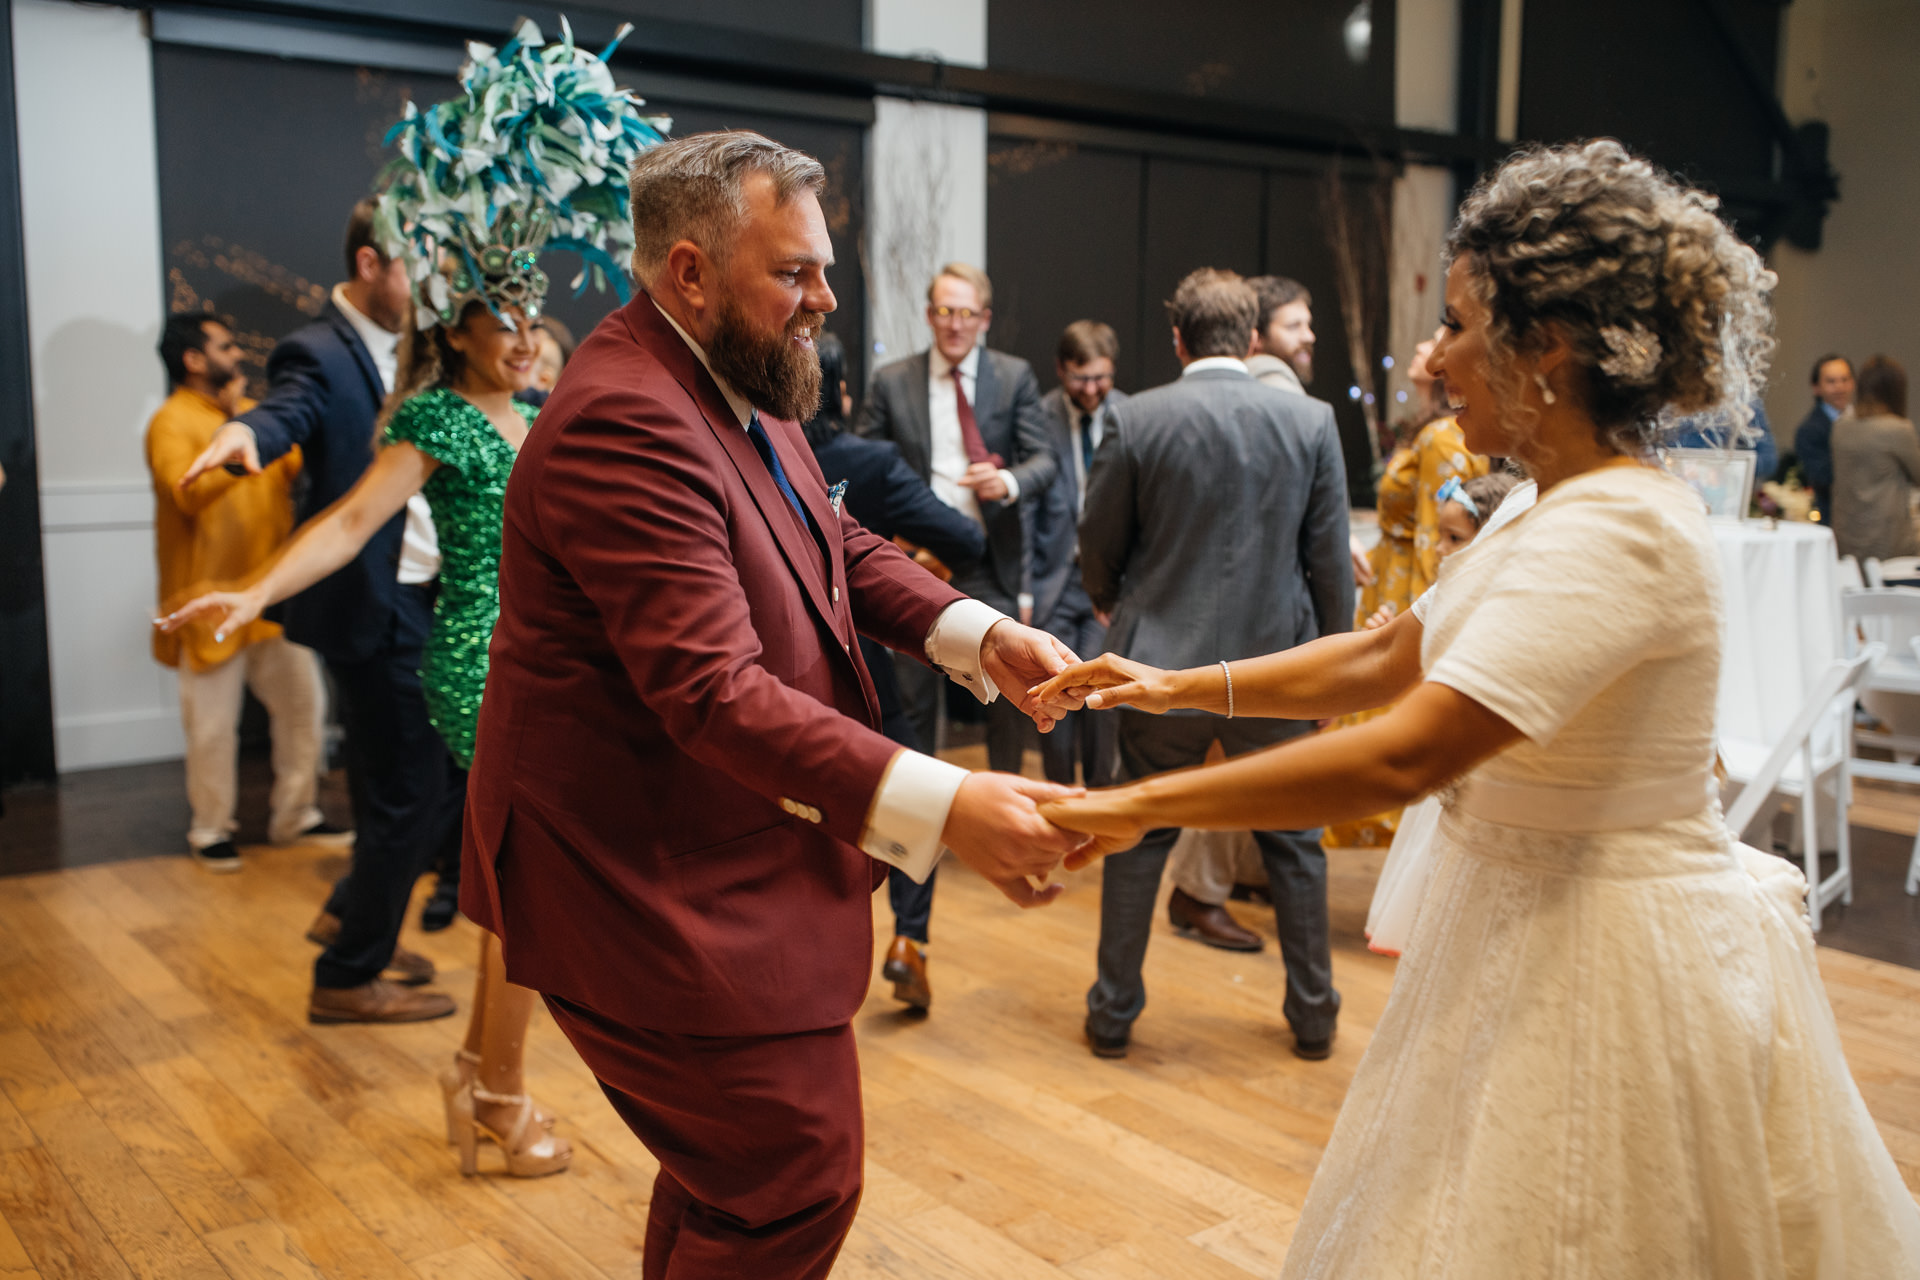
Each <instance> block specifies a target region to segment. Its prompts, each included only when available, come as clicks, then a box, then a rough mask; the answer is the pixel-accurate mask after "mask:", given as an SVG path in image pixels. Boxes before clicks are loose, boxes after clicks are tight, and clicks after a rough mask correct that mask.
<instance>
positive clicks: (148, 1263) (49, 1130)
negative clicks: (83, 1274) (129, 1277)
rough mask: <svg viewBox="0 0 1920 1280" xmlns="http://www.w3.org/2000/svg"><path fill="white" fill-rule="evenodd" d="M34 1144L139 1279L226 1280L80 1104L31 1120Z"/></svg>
mask: <svg viewBox="0 0 1920 1280" xmlns="http://www.w3.org/2000/svg"><path fill="white" fill-rule="evenodd" d="M33 1128H34V1132H35V1133H36V1134H38V1135H39V1137H40V1144H41V1146H42V1147H43V1148H44V1149H45V1150H46V1152H47V1154H48V1155H49V1156H50V1157H51V1158H52V1160H53V1163H54V1166H55V1167H56V1168H58V1169H59V1170H60V1173H61V1175H62V1176H63V1177H64V1178H65V1179H66V1181H67V1185H68V1186H69V1187H71V1188H72V1189H73V1192H74V1194H75V1195H76V1196H77V1197H79V1199H80V1202H81V1203H82V1204H84V1205H86V1207H87V1211H88V1212H89V1213H90V1214H92V1215H93V1220H94V1221H95V1222H97V1223H99V1224H100V1228H101V1230H102V1231H104V1232H105V1233H106V1236H107V1239H108V1240H109V1241H111V1242H112V1244H113V1247H114V1249H115V1250H117V1251H118V1252H119V1254H120V1257H121V1259H122V1260H123V1261H124V1262H125V1263H126V1264H127V1267H128V1269H129V1270H131V1271H132V1272H133V1274H134V1275H135V1276H137V1277H140V1280H161V1278H162V1277H178V1278H179V1280H226V1272H225V1271H224V1270H223V1269H222V1268H221V1266H220V1264H219V1263H217V1262H215V1261H214V1259H213V1255H212V1254H210V1253H208V1252H207V1250H206V1247H205V1246H204V1245H203V1244H201V1242H200V1237H199V1236H198V1235H197V1234H195V1232H194V1230H193V1228H192V1227H190V1226H188V1225H187V1223H186V1222H184V1221H183V1220H182V1219H181V1217H180V1215H179V1214H178V1213H175V1212H174V1209H173V1206H172V1204H170V1203H169V1202H168V1200H167V1197H166V1196H165V1195H163V1194H162V1193H161V1191H160V1188H159V1187H157V1186H155V1185H154V1184H153V1182H152V1180H151V1179H149V1178H148V1177H147V1176H146V1174H145V1173H144V1172H143V1171H142V1170H141V1168H140V1166H139V1164H138V1163H136V1162H135V1161H134V1158H133V1156H132V1155H130V1154H129V1153H128V1151H127V1149H126V1148H125V1147H124V1146H122V1145H121V1144H120V1140H119V1139H118V1138H115V1137H114V1136H113V1133H112V1131H111V1130H109V1129H108V1128H107V1126H106V1125H105V1124H104V1123H102V1122H101V1120H100V1117H99V1116H98V1115H96V1114H94V1111H93V1109H92V1108H91V1107H89V1106H87V1105H86V1104H85V1103H75V1104H72V1105H70V1106H65V1107H56V1108H53V1109H51V1110H46V1111H40V1112H37V1113H35V1115H34V1117H33Z"/></svg>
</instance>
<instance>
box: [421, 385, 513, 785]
mask: <svg viewBox="0 0 1920 1280" xmlns="http://www.w3.org/2000/svg"><path fill="white" fill-rule="evenodd" d="M513 407H514V408H515V409H517V410H519V412H520V416H521V417H523V418H525V419H526V420H527V424H528V425H529V426H531V425H532V424H533V417H534V414H535V413H536V412H537V411H536V410H535V409H534V408H533V406H531V405H525V404H521V403H520V402H519V401H517V400H516V401H515V402H514V405H513ZM386 439H387V441H388V442H389V443H392V442H396V441H405V442H406V443H408V444H410V445H412V446H413V447H414V448H416V449H418V450H420V452H422V453H424V454H426V455H427V456H428V457H429V458H432V459H433V460H434V461H435V462H438V463H439V464H440V465H439V467H437V468H435V470H434V473H433V474H432V475H431V476H429V477H428V478H427V483H426V486H425V487H424V488H423V489H422V490H421V492H422V493H424V494H426V496H427V505H428V506H430V507H432V508H433V527H434V530H435V531H436V532H437V533H438V534H439V537H440V598H439V600H438V601H436V602H435V604H434V606H433V634H432V635H431V636H429V637H428V638H427V647H426V652H425V655H424V656H423V657H422V659H421V663H420V683H421V685H422V688H423V691H424V693H425V694H426V700H427V715H428V716H429V717H430V718H431V719H432V721H433V727H434V728H435V729H437V730H439V732H440V736H441V737H442V738H444V739H445V740H446V743H447V749H448V750H450V751H452V752H453V758H454V759H455V760H457V761H459V763H460V767H461V768H463V769H465V768H468V767H470V766H471V765H472V764H473V733H474V728H475V726H476V724H477V723H478V722H479V719H480V694H481V691H482V690H483V689H485V688H486V684H487V644H488V642H489V641H491V640H492V639H493V624H494V622H495V621H496V620H497V619H498V618H499V617H500V529H501V525H502V523H503V521H504V519H505V514H504V509H505V500H506V495H507V475H508V473H510V472H511V471H512V470H513V458H514V451H513V446H512V445H510V444H508V443H507V442H506V441H505V440H504V439H502V438H501V435H500V432H499V431H498V430H496V429H495V428H494V425H493V423H492V422H490V421H488V419H487V415H486V414H484V413H482V412H480V410H478V409H476V408H474V407H473V405H472V404H470V403H469V402H468V401H467V400H465V399H464V398H462V397H461V396H460V394H459V393H458V392H455V391H451V390H448V389H447V388H445V387H436V388H434V389H433V390H431V391H423V392H421V393H420V394H419V395H416V396H414V397H412V398H411V399H409V400H407V401H406V402H405V403H404V404H402V405H401V406H400V407H399V408H398V409H395V410H394V411H393V417H392V418H391V419H389V420H388V422H387V432H386Z"/></svg>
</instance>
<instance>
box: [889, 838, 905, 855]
mask: <svg viewBox="0 0 1920 1280" xmlns="http://www.w3.org/2000/svg"><path fill="white" fill-rule="evenodd" d="M887 852H888V853H890V854H892V855H893V856H894V857H896V858H905V857H906V856H907V846H905V845H903V844H901V843H900V842H899V841H898V840H895V841H893V842H892V843H891V844H889V845H888V846H887Z"/></svg>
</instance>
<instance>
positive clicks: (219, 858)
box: [187, 840, 240, 872]
mask: <svg viewBox="0 0 1920 1280" xmlns="http://www.w3.org/2000/svg"><path fill="white" fill-rule="evenodd" d="M187 852H189V853H191V854H192V855H193V860H194V861H195V862H197V863H199V864H200V865H201V866H203V867H205V868H206V869H207V870H209V871H221V872H232V871H238V870H239V869H240V850H239V848H238V847H236V846H235V845H234V843H233V841H231V840H219V841H216V842H214V843H213V844H210V845H204V846H202V847H200V848H198V849H195V848H191V847H189V848H188V850H187Z"/></svg>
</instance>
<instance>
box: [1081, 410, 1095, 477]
mask: <svg viewBox="0 0 1920 1280" xmlns="http://www.w3.org/2000/svg"><path fill="white" fill-rule="evenodd" d="M1092 474H1093V415H1092V414H1090V413H1083V414H1081V415H1080V482H1081V483H1082V484H1085V483H1086V480H1087V477H1088V476H1090V475H1092Z"/></svg>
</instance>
